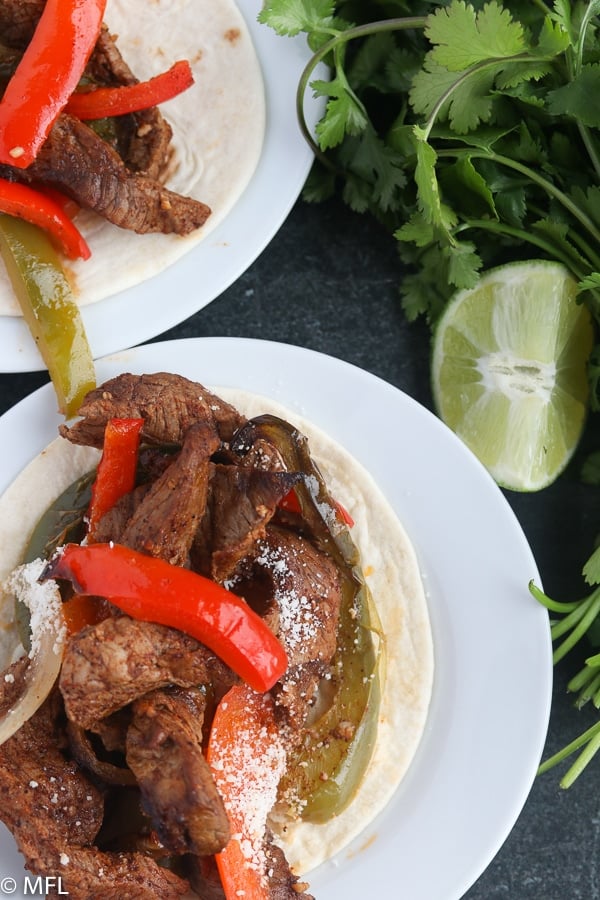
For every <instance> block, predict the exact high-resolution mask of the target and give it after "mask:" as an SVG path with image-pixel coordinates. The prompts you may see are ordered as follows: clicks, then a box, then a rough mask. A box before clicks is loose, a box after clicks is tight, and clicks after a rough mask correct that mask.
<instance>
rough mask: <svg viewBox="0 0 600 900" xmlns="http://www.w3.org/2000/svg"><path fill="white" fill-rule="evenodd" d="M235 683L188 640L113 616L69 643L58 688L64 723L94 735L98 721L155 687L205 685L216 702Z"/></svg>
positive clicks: (204, 650) (171, 631)
mask: <svg viewBox="0 0 600 900" xmlns="http://www.w3.org/2000/svg"><path fill="white" fill-rule="evenodd" d="M235 680H236V678H235V676H234V675H233V673H232V672H231V670H230V669H228V668H227V666H225V665H224V664H223V663H222V662H221V660H219V659H218V658H217V657H216V656H214V654H212V653H211V652H210V650H208V649H207V648H206V647H205V646H204V645H203V644H200V643H199V642H198V641H196V640H195V639H194V638H192V637H189V635H186V634H184V633H183V632H180V631H176V630H175V629H173V628H167V627H165V626H164V625H156V624H154V623H152V622H140V621H137V620H134V619H130V618H129V617H128V616H115V617H111V618H108V619H105V620H104V621H103V622H100V623H98V624H97V625H91V626H89V627H87V628H84V629H83V630H82V631H80V632H79V633H78V634H76V635H74V636H73V637H72V638H71V639H70V640H69V642H68V644H67V646H66V650H65V656H64V660H63V664H62V669H61V673H60V680H59V684H60V689H61V692H62V695H63V698H64V702H65V709H66V711H67V715H68V716H69V718H70V719H72V720H73V721H74V722H77V724H79V725H81V726H82V727H83V728H86V729H91V730H94V726H95V723H96V722H97V721H98V720H99V719H104V718H105V717H106V716H108V715H110V714H111V713H113V712H116V711H117V710H118V709H121V708H122V707H123V706H126V705H127V704H128V703H131V702H132V701H133V700H136V699H137V698H138V697H142V696H143V695H144V694H146V693H148V691H151V690H155V689H156V688H161V687H167V686H168V685H172V684H173V685H179V686H180V687H195V686H197V685H200V684H209V683H210V684H212V685H213V688H214V689H215V694H216V696H217V697H220V696H222V694H223V693H225V691H226V690H227V688H229V687H230V686H231V685H232V684H233V683H234V681H235Z"/></svg>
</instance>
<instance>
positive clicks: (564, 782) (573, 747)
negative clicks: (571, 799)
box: [538, 722, 600, 788]
mask: <svg viewBox="0 0 600 900" xmlns="http://www.w3.org/2000/svg"><path fill="white" fill-rule="evenodd" d="M586 745H587V746H586ZM581 747H586V749H585V750H584V751H583V752H582V753H581V754H580V755H579V757H578V758H577V760H576V761H575V762H574V763H573V765H572V766H571V768H570V769H569V770H568V772H567V773H566V774H565V775H564V777H563V778H562V779H561V782H560V786H561V787H562V788H569V787H571V785H572V784H573V782H574V781H575V779H576V778H578V776H579V775H580V774H581V773H582V771H583V770H584V769H585V767H586V766H587V765H588V764H589V763H590V762H591V760H592V757H593V756H594V755H595V753H597V751H598V750H599V749H600V722H596V723H595V724H594V725H592V726H591V727H590V728H588V729H587V730H586V731H584V732H583V734H580V735H579V737H577V738H575V740H574V741H571V743H570V744H567V746H566V747H563V749H562V750H559V752H558V753H555V754H554V755H553V756H550V757H549V758H548V759H547V760H545V761H544V762H543V763H542V764H541V765H540V766H539V768H538V775H541V774H543V773H544V772H547V771H548V770H549V769H552V768H553V767H554V766H556V765H557V764H558V763H561V762H562V761H563V760H564V759H566V758H567V757H568V756H570V755H571V754H572V753H575V752H576V751H577V750H579V749H580V748H581Z"/></svg>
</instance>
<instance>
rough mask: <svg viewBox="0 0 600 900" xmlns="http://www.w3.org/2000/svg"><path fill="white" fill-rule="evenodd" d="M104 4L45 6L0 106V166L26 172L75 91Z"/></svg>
mask: <svg viewBox="0 0 600 900" xmlns="http://www.w3.org/2000/svg"><path fill="white" fill-rule="evenodd" d="M105 8H106V0H46V4H45V6H44V8H43V10H42V14H41V16H40V19H39V21H38V24H37V27H36V29H35V32H34V34H33V37H32V39H31V41H30V42H29V44H28V46H27V47H26V49H25V52H24V53H23V56H22V58H21V60H20V62H19V64H18V66H17V68H16V69H15V72H14V74H13V76H12V77H11V79H10V81H9V82H8V85H7V87H6V90H5V92H4V96H3V97H2V100H0V162H2V163H4V164H5V165H10V166H17V167H18V168H20V169H26V168H27V166H29V165H30V164H31V163H32V162H33V160H34V159H35V158H36V156H37V154H38V152H39V150H40V148H41V146H42V144H43V143H44V141H45V140H46V138H47V136H48V133H49V131H50V129H51V128H52V125H53V124H54V121H55V120H56V118H57V116H58V115H59V114H60V113H61V112H62V110H63V108H64V107H65V105H66V103H67V100H68V99H69V97H70V96H71V94H72V93H73V91H74V90H75V88H76V87H77V84H78V82H79V80H80V78H81V76H82V74H83V71H84V69H85V67H86V65H87V62H88V60H89V58H90V55H91V53H92V50H93V49H94V46H95V44H96V41H97V40H98V35H99V34H100V29H101V27H102V18H103V16H104V10H105Z"/></svg>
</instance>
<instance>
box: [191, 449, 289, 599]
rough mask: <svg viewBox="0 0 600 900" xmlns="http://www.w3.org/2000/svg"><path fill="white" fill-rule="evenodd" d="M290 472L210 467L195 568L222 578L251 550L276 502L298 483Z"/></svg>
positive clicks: (230, 572)
mask: <svg viewBox="0 0 600 900" xmlns="http://www.w3.org/2000/svg"><path fill="white" fill-rule="evenodd" d="M299 477H300V476H299V475H297V474H296V473H293V472H267V471H264V470H262V469H251V468H248V467H242V466H234V465H227V466H225V465H220V464H217V465H214V466H213V467H212V468H211V479H210V484H209V495H208V503H207V506H206V512H205V515H204V517H203V519H202V522H201V523H200V527H199V529H198V532H197V534H196V536H195V538H194V544H193V547H192V554H191V555H192V561H193V565H194V567H195V568H198V570H199V571H202V572H204V573H205V574H207V575H208V576H209V577H210V578H212V579H213V580H214V581H218V582H220V583H223V582H225V581H226V580H227V579H229V578H230V577H231V576H232V575H233V573H234V571H235V569H236V566H237V565H238V563H239V562H240V560H242V559H243V558H244V557H246V556H248V555H249V554H250V553H253V552H254V548H255V546H256V543H257V541H258V540H260V539H261V538H262V537H264V535H265V531H266V527H267V524H268V523H269V522H270V520H271V519H272V517H273V515H274V514H275V511H276V509H277V504H278V503H279V501H280V500H281V499H282V497H285V495H286V494H287V493H288V492H289V491H290V490H291V488H292V487H293V486H294V484H296V483H297V482H298V479H299Z"/></svg>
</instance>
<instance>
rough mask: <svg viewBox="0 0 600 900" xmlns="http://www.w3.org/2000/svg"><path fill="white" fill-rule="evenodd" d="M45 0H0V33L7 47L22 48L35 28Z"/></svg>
mask: <svg viewBox="0 0 600 900" xmlns="http://www.w3.org/2000/svg"><path fill="white" fill-rule="evenodd" d="M45 5H46V0H0V34H1V35H2V40H3V42H4V43H6V44H7V45H8V46H9V47H16V48H18V49H23V47H26V46H27V44H28V43H29V41H30V40H31V36H32V35H33V32H34V30H35V26H36V25H37V23H38V20H39V18H40V16H41V14H42V10H43V8H44V6H45Z"/></svg>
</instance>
